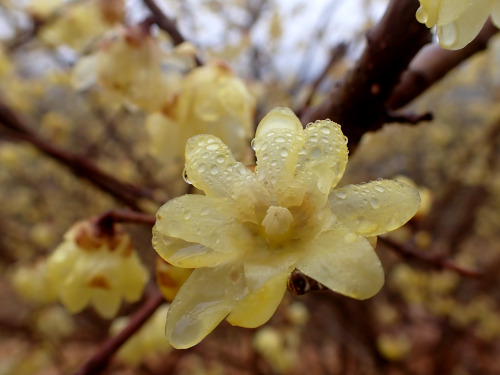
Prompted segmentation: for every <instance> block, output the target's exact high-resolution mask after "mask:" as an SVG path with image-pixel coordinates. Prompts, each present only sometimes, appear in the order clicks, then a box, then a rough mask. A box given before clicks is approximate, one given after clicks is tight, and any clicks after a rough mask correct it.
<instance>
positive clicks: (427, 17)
mask: <svg viewBox="0 0 500 375" xmlns="http://www.w3.org/2000/svg"><path fill="white" fill-rule="evenodd" d="M490 13H491V18H492V21H493V23H494V24H495V25H496V26H497V27H500V0H420V8H419V9H418V10H417V20H418V21H419V22H421V23H425V24H426V26H427V27H433V26H434V25H436V26H437V34H438V38H439V43H440V44H441V46H442V47H443V48H447V49H460V48H463V47H465V46H466V45H467V44H469V43H470V42H471V41H472V40H473V39H474V38H475V37H476V35H477V34H478V33H479V31H481V28H482V27H483V25H484V23H485V22H486V20H487V18H488V16H489V15H490Z"/></svg>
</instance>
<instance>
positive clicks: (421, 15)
mask: <svg viewBox="0 0 500 375" xmlns="http://www.w3.org/2000/svg"><path fill="white" fill-rule="evenodd" d="M416 17H417V20H418V22H420V23H427V20H428V19H429V15H428V14H427V12H426V11H425V9H424V7H422V6H421V7H420V8H418V9H417V13H416Z"/></svg>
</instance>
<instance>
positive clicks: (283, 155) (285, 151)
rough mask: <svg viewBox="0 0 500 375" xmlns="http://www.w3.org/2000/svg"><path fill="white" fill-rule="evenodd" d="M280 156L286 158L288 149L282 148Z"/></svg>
mask: <svg viewBox="0 0 500 375" xmlns="http://www.w3.org/2000/svg"><path fill="white" fill-rule="evenodd" d="M280 156H281V157H283V158H286V157H287V156H288V150H287V149H286V148H282V149H281V150H280Z"/></svg>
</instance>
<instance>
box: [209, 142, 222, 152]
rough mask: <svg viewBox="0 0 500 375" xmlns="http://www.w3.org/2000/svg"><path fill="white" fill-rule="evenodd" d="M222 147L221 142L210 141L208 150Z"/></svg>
mask: <svg viewBox="0 0 500 375" xmlns="http://www.w3.org/2000/svg"><path fill="white" fill-rule="evenodd" d="M219 148H220V146H219V144H217V143H209V144H208V145H207V147H206V149H207V150H211V151H215V150H218V149H219Z"/></svg>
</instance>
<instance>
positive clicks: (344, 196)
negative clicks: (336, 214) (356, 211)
mask: <svg viewBox="0 0 500 375" xmlns="http://www.w3.org/2000/svg"><path fill="white" fill-rule="evenodd" d="M335 194H336V195H337V197H339V198H340V199H345V198H346V197H347V194H346V193H345V191H336V192H335Z"/></svg>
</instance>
